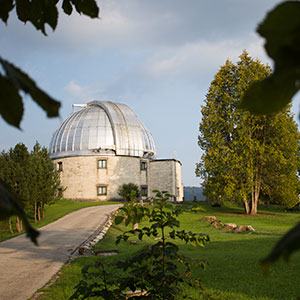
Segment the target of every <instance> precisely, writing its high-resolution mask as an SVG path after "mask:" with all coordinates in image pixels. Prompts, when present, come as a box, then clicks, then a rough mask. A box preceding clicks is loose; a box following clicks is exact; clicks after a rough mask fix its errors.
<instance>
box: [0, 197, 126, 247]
mask: <svg viewBox="0 0 300 300" xmlns="http://www.w3.org/2000/svg"><path fill="white" fill-rule="evenodd" d="M116 203H120V202H112V201H106V202H74V201H73V200H69V199H61V200H58V201H57V202H56V203H54V204H52V205H46V206H45V218H44V219H42V220H41V221H39V222H37V223H36V224H34V220H29V221H30V224H31V225H32V226H33V227H34V228H40V227H42V226H45V225H47V224H49V223H52V222H54V221H56V220H58V219H60V218H62V217H63V216H65V215H67V214H69V213H70V212H72V211H75V210H78V209H81V208H85V207H90V206H98V205H108V204H116ZM13 223H15V217H13ZM15 231H16V230H15ZM20 234H22V233H17V232H15V233H14V234H11V233H10V232H9V229H8V222H7V221H1V223H0V242H2V241H5V240H7V239H10V238H12V237H14V236H17V235H20Z"/></svg>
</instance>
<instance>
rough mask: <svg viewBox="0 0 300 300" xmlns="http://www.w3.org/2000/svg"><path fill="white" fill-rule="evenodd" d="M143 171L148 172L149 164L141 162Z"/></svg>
mask: <svg viewBox="0 0 300 300" xmlns="http://www.w3.org/2000/svg"><path fill="white" fill-rule="evenodd" d="M141 170H142V171H145V170H147V162H146V161H141Z"/></svg>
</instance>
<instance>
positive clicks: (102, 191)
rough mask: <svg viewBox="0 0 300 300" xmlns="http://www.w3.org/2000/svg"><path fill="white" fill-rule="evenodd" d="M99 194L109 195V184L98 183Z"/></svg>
mask: <svg viewBox="0 0 300 300" xmlns="http://www.w3.org/2000/svg"><path fill="white" fill-rule="evenodd" d="M97 195H98V196H106V195H107V186H106V185H98V186H97Z"/></svg>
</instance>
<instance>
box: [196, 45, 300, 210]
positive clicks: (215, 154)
mask: <svg viewBox="0 0 300 300" xmlns="http://www.w3.org/2000/svg"><path fill="white" fill-rule="evenodd" d="M270 73H271V69H270V67H268V66H265V65H263V64H261V63H260V61H259V60H253V59H252V58H251V57H249V56H248V53H247V52H246V51H244V52H243V54H242V55H241V56H240V60H239V61H238V62H237V64H233V63H232V62H230V61H229V60H228V61H226V63H225V65H224V66H222V67H221V68H220V70H219V72H218V73H217V74H216V75H215V78H214V80H213V81H212V83H211V85H210V88H209V91H208V94H207V96H206V99H205V105H204V106H203V107H202V122H201V124H200V129H199V131H200V135H199V137H198V144H199V146H200V148H201V149H202V150H204V154H203V156H202V162H200V163H198V164H197V167H196V174H197V175H198V176H201V177H202V178H203V180H204V181H203V188H204V194H205V195H206V197H207V199H208V200H209V201H210V202H212V203H213V204H216V203H222V202H223V201H224V200H236V201H242V202H243V203H244V207H245V212H246V213H247V214H249V213H251V214H252V215H256V214H257V205H258V201H259V199H260V195H261V192H263V193H264V195H267V196H268V197H269V198H274V201H276V202H279V203H280V204H283V205H285V206H288V207H289V206H293V205H295V204H296V203H297V202H298V191H299V183H298V178H297V169H298V166H299V158H298V157H299V156H298V155H299V147H298V142H299V133H298V131H297V126H296V124H295V122H294V121H293V117H292V115H291V112H290V107H286V108H285V110H284V111H282V112H280V113H279V114H277V115H275V114H273V115H268V116H257V115H252V114H250V113H249V112H247V111H242V110H240V109H239V108H238V106H239V103H240V101H241V98H242V96H243V95H244V93H245V91H246V90H247V89H248V88H249V86H250V85H251V84H252V83H253V82H255V81H257V80H262V79H264V78H266V77H267V76H269V75H270ZM283 142H285V143H283ZM283 184H285V185H284V186H286V184H288V186H289V187H290V189H289V191H286V189H284V188H283ZM261 198H262V197H261ZM276 199H277V200H276Z"/></svg>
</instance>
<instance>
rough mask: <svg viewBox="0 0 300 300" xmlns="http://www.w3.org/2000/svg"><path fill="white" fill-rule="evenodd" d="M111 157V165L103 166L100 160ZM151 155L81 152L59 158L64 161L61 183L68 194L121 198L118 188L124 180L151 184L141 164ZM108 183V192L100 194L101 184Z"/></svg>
mask: <svg viewBox="0 0 300 300" xmlns="http://www.w3.org/2000/svg"><path fill="white" fill-rule="evenodd" d="M100 159H101V160H105V159H106V160H107V168H103V169H99V168H98V160H100ZM141 160H142V161H146V162H147V165H148V166H149V159H141V158H138V157H127V156H78V157H67V158H62V159H55V160H54V163H55V164H56V165H57V164H58V163H59V162H62V164H63V170H62V171H61V172H60V178H61V183H62V186H63V187H66V190H65V191H64V192H63V196H64V197H65V198H70V199H78V200H94V201H106V200H110V199H119V198H120V196H119V195H118V192H117V191H118V188H119V186H120V185H122V184H124V183H129V182H132V183H135V184H136V185H138V186H142V185H148V184H149V182H148V170H149V168H147V169H146V170H141V167H140V164H141ZM98 186H106V187H107V195H105V196H99V195H97V187H98Z"/></svg>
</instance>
